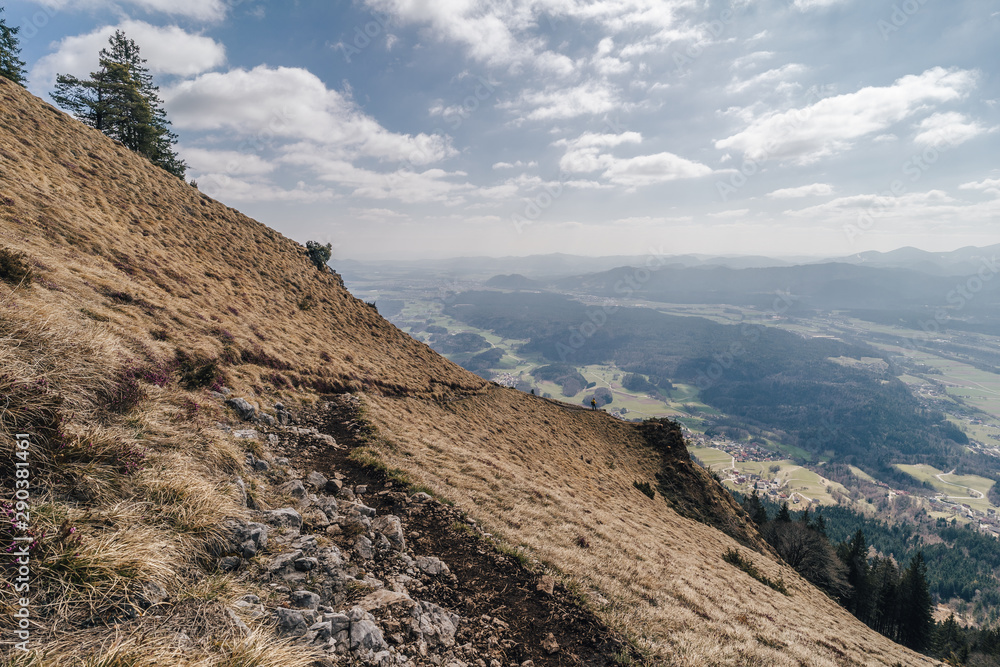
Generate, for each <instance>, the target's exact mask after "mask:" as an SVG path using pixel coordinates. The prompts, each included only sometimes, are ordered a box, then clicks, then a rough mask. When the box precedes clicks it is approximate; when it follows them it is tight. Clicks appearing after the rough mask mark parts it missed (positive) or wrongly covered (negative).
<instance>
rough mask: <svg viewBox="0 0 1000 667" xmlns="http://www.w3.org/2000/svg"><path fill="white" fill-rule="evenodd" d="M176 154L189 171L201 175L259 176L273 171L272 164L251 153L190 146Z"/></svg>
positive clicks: (182, 148)
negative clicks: (191, 170) (189, 168)
mask: <svg viewBox="0 0 1000 667" xmlns="http://www.w3.org/2000/svg"><path fill="white" fill-rule="evenodd" d="M178 152H179V153H180V156H181V158H182V159H183V160H184V161H185V162H187V164H188V166H189V167H191V169H193V170H195V171H198V172H201V173H216V174H230V175H232V176H245V175H254V176H259V175H262V174H269V173H271V172H273V171H274V165H273V164H271V163H270V162H268V161H267V160H265V159H263V158H262V157H261V156H260V155H256V154H253V153H240V152H238V151H229V150H208V149H204V148H195V147H192V146H181V147H180V149H179V150H178Z"/></svg>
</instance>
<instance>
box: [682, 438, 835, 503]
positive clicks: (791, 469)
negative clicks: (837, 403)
mask: <svg viewBox="0 0 1000 667" xmlns="http://www.w3.org/2000/svg"><path fill="white" fill-rule="evenodd" d="M688 451H689V452H690V453H691V456H693V457H694V458H696V459H698V460H699V461H701V463H702V464H703V465H705V466H706V467H708V468H710V469H711V470H713V471H715V472H721V471H724V470H729V469H731V468H732V467H733V457H732V456H730V455H729V454H727V453H726V452H724V451H722V450H719V449H715V448H714V447H695V446H689V447H688ZM773 466H778V471H777V472H771V468H772V467H773ZM736 469H737V470H739V471H740V472H741V473H743V474H747V475H757V476H758V477H761V478H762V479H766V480H772V479H778V480H780V481H781V482H782V487H781V492H782V493H785V494H787V495H791V494H792V492H797V493H800V494H801V495H803V496H805V497H807V498H810V499H812V500H814V501H816V502H818V503H820V504H823V505H836V504H837V503H836V500H834V498H833V495H832V493H831V492H832V491H833V490H838V491H840V492H841V493H844V494H846V493H847V490H846V489H845V488H844V487H843V486H842V485H841V484H839V483H837V482H833V481H831V480H828V479H826V478H825V477H823V476H821V475H820V474H819V473H816V472H814V471H812V470H809V469H808V468H803V467H802V466H800V465H798V464H797V463H795V462H794V461H790V460H787V459H786V460H782V461H737V462H736ZM733 488H735V489H737V490H738V491H741V492H747V491H749V488H740V487H736V486H734V487H733ZM827 488H829V489H830V491H831V492H828V491H827Z"/></svg>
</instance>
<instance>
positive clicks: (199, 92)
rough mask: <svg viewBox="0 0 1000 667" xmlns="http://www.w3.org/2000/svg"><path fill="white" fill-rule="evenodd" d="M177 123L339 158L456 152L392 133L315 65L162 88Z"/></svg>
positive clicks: (422, 137)
mask: <svg viewBox="0 0 1000 667" xmlns="http://www.w3.org/2000/svg"><path fill="white" fill-rule="evenodd" d="M163 96H164V98H165V100H166V104H167V110H168V111H169V112H170V117H171V119H172V120H173V123H174V125H175V126H176V127H178V128H180V129H188V130H216V131H217V130H229V131H231V132H233V133H235V134H237V135H240V136H243V137H247V138H248V139H249V141H250V143H255V144H259V143H262V142H265V143H266V142H268V141H273V140H274V139H275V138H281V139H293V140H295V139H298V140H305V141H309V142H313V143H316V144H318V145H322V146H324V149H325V150H326V151H327V152H328V153H329V154H331V155H333V156H335V157H337V158H338V159H349V158H355V157H373V158H378V159H381V160H389V161H404V162H410V163H412V164H414V165H426V164H430V163H432V162H437V161H439V160H442V159H444V158H446V157H449V156H451V155H455V154H456V151H455V149H454V148H452V147H451V142H450V140H449V139H448V138H447V137H442V136H440V135H427V134H418V135H409V134H397V133H394V132H390V131H389V130H387V129H385V128H384V127H382V126H381V125H380V124H379V123H378V122H377V121H375V120H374V119H373V118H371V117H370V116H367V115H366V114H364V113H362V112H361V111H360V110H359V109H358V108H357V105H355V104H354V102H353V101H352V100H351V99H349V98H348V97H346V96H344V95H342V94H341V93H340V92H338V91H336V90H329V89H327V87H326V85H325V84H324V83H323V82H322V81H321V80H320V79H319V77H317V76H316V75H314V74H312V73H311V72H309V71H308V70H304V69H300V68H289V67H279V68H274V69H272V68H269V67H267V66H264V65H261V66H258V67H255V68H254V69H252V70H244V69H235V70H230V71H228V72H224V73H218V72H212V73H208V74H203V75H201V76H199V77H198V78H196V79H193V80H190V81H184V82H181V83H179V84H177V85H176V86H173V87H172V88H170V89H167V90H165V91H164V92H163Z"/></svg>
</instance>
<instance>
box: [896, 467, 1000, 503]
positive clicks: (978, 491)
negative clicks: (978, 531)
mask: <svg viewBox="0 0 1000 667" xmlns="http://www.w3.org/2000/svg"><path fill="white" fill-rule="evenodd" d="M896 467H897V468H899V469H900V470H902V471H903V472H905V473H906V474H907V475H910V476H911V477H913V478H914V479H916V480H919V481H921V482H927V483H928V484H930V485H931V486H933V487H934V488H935V489H936V490H938V491H940V492H941V493H942V494H944V495H945V496H947V500H949V501H950V502H954V503H959V504H964V505H968V506H969V507H972V508H974V509H977V510H981V511H986V510H987V509H989V508H991V507H993V505H992V504H990V502H989V501H988V500H987V499H986V494H987V493H988V492H989V490H990V489H991V488H992V487H993V485H994V484H995V482H994V481H993V480H992V479H987V478H985V477H979V476H978V475H952V474H948V473H945V472H943V471H941V470H938V469H937V468H935V467H933V466H929V465H926V464H922V463H921V464H916V465H904V464H897V465H896Z"/></svg>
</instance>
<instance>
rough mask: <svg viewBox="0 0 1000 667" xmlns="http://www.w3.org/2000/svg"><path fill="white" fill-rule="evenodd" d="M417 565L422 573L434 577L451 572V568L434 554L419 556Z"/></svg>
mask: <svg viewBox="0 0 1000 667" xmlns="http://www.w3.org/2000/svg"><path fill="white" fill-rule="evenodd" d="M417 567H418V568H419V569H420V570H421V571H422V572H424V573H426V574H429V575H431V576H432V577H436V576H437V575H439V574H451V570H449V569H448V566H447V565H445V564H444V562H443V561H442V560H441V559H440V558H435V557H434V556H419V557H418V558H417Z"/></svg>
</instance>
